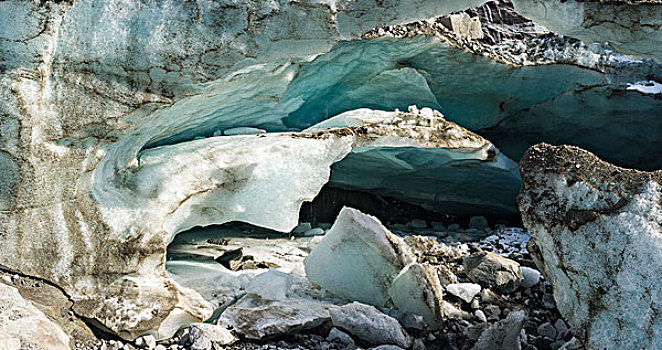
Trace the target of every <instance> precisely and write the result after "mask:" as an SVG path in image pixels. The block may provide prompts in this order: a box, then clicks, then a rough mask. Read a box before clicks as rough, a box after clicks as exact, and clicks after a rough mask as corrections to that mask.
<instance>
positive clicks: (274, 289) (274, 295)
mask: <svg viewBox="0 0 662 350" xmlns="http://www.w3.org/2000/svg"><path fill="white" fill-rule="evenodd" d="M291 285H292V276H291V275H289V274H287V273H284V272H280V271H278V270H276V269H274V268H270V269H269V270H268V271H267V272H265V273H263V274H261V275H258V276H257V277H255V278H254V279H253V280H252V281H251V282H250V283H249V284H248V287H246V292H247V293H253V294H257V295H259V296H260V297H261V298H263V299H269V300H282V299H285V298H286V296H287V291H288V289H289V288H290V286H291Z"/></svg>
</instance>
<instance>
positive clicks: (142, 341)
mask: <svg viewBox="0 0 662 350" xmlns="http://www.w3.org/2000/svg"><path fill="white" fill-rule="evenodd" d="M135 344H136V346H137V347H138V348H140V349H148V350H153V349H154V348H156V339H155V338H154V336H153V335H145V336H142V337H138V338H136V340H135Z"/></svg>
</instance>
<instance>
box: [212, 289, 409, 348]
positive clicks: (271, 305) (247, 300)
mask: <svg viewBox="0 0 662 350" xmlns="http://www.w3.org/2000/svg"><path fill="white" fill-rule="evenodd" d="M337 308H338V307H337V306H334V305H329V304H324V303H321V302H318V301H314V300H307V299H287V300H266V299H262V298H260V297H259V296H257V295H254V294H247V295H246V296H244V297H243V298H241V299H239V301H237V303H236V304H234V305H232V306H230V307H228V308H227V309H225V311H223V313H222V314H221V317H220V318H219V320H218V324H219V325H222V326H224V327H227V328H228V329H231V330H232V331H234V332H236V333H238V334H241V335H242V336H244V337H246V338H248V339H263V338H267V337H273V336H277V335H282V334H287V333H289V332H292V331H297V330H302V329H307V328H314V327H317V326H319V325H321V324H322V323H324V322H325V321H329V320H331V315H330V312H331V311H332V310H335V309H337ZM396 322H397V321H396Z"/></svg>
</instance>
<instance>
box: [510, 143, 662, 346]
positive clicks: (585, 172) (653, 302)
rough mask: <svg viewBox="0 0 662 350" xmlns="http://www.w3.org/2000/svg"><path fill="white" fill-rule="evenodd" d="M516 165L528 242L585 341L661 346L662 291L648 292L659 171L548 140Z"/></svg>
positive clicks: (655, 257) (655, 263) (655, 248)
mask: <svg viewBox="0 0 662 350" xmlns="http://www.w3.org/2000/svg"><path fill="white" fill-rule="evenodd" d="M520 167H521V171H522V174H523V176H522V178H523V187H522V193H521V195H520V198H519V205H520V208H521V211H522V219H523V222H524V225H525V226H526V227H527V228H528V229H529V231H530V232H531V241H530V242H529V251H530V252H531V255H532V256H533V257H534V259H535V261H536V265H537V266H538V267H539V268H540V270H541V272H542V273H543V274H544V275H545V278H546V279H547V280H548V281H549V282H550V283H551V284H552V286H553V287H554V293H553V300H555V301H556V306H558V310H559V312H560V313H561V314H562V315H563V316H564V319H565V320H566V321H568V324H569V325H570V328H572V330H573V331H574V332H575V335H576V336H577V337H578V338H579V339H580V340H582V341H583V342H585V344H586V346H587V347H588V348H612V347H614V348H650V349H653V348H660V347H662V337H661V336H659V334H658V333H659V331H660V330H662V318H660V317H659V315H658V313H657V311H656V310H659V309H660V308H662V304H661V303H662V301H660V300H659V298H655V297H653V298H651V294H650V293H652V291H651V288H652V287H651V286H658V285H661V284H662V279H661V278H662V277H661V276H660V274H659V271H660V269H661V268H662V255H661V254H660V252H662V243H660V242H662V233H661V229H660V227H661V226H660V223H661V222H662V219H661V218H662V214H661V209H660V193H662V190H661V189H662V172H659V171H658V172H642V171H637V170H629V169H623V168H619V167H616V166H614V165H611V164H609V163H607V162H604V161H601V160H600V159H598V158H597V157H596V156H595V155H593V154H591V153H589V152H587V151H584V150H582V149H580V148H577V147H571V146H558V147H556V146H551V145H548V144H539V145H536V146H533V147H531V148H530V149H529V150H528V151H527V153H526V155H525V157H524V158H523V159H522V162H521V164H520ZM550 296H551V295H550ZM550 306H552V307H553V305H550Z"/></svg>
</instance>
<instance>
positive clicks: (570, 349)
mask: <svg viewBox="0 0 662 350" xmlns="http://www.w3.org/2000/svg"><path fill="white" fill-rule="evenodd" d="M583 348H584V346H582V344H581V343H580V342H579V340H578V339H577V338H575V337H572V339H570V340H568V341H567V342H566V343H565V344H563V345H562V346H561V347H560V348H559V350H579V349H583Z"/></svg>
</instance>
